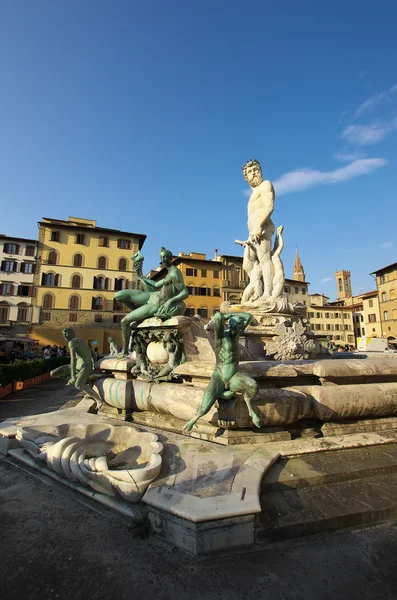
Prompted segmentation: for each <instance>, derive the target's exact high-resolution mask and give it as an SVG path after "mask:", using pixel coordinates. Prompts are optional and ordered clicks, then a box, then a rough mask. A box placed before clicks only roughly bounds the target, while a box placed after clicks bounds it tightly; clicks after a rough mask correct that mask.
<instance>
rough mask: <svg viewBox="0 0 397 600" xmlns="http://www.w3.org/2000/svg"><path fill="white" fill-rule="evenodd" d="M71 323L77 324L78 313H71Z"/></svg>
mask: <svg viewBox="0 0 397 600" xmlns="http://www.w3.org/2000/svg"><path fill="white" fill-rule="evenodd" d="M69 321H72V323H76V321H77V313H69Z"/></svg>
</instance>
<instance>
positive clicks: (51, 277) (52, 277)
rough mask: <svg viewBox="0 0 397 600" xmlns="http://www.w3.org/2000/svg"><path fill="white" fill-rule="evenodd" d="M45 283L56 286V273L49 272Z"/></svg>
mask: <svg viewBox="0 0 397 600" xmlns="http://www.w3.org/2000/svg"><path fill="white" fill-rule="evenodd" d="M44 285H47V286H48V287H54V285H55V275H54V273H47V276H46V278H45V283H44Z"/></svg>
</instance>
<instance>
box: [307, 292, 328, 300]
mask: <svg viewBox="0 0 397 600" xmlns="http://www.w3.org/2000/svg"><path fill="white" fill-rule="evenodd" d="M309 296H322V297H323V298H327V299H329V296H326V295H325V294H317V293H314V294H309Z"/></svg>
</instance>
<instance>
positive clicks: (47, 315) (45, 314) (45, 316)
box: [43, 312, 51, 321]
mask: <svg viewBox="0 0 397 600" xmlns="http://www.w3.org/2000/svg"><path fill="white" fill-rule="evenodd" d="M43 321H51V313H50V312H43Z"/></svg>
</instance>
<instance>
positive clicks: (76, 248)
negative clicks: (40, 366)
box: [33, 217, 146, 353]
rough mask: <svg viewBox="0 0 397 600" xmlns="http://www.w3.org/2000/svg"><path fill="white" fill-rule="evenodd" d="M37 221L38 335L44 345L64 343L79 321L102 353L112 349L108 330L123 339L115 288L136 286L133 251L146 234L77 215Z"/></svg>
mask: <svg viewBox="0 0 397 600" xmlns="http://www.w3.org/2000/svg"><path fill="white" fill-rule="evenodd" d="M38 225H39V246H38V256H39V259H38V264H37V268H36V273H35V279H34V286H35V291H36V292H35V293H36V295H35V304H36V306H37V307H39V309H40V323H39V324H38V325H36V326H35V327H34V330H33V337H34V338H35V339H37V340H38V341H39V343H40V344H42V345H46V344H57V345H64V343H65V342H64V340H63V337H62V328H63V327H74V328H75V329H76V333H77V334H78V335H79V336H80V337H82V338H83V339H86V340H87V341H90V342H91V343H92V345H93V346H94V347H98V350H99V352H100V353H101V352H107V351H108V349H109V346H108V342H107V337H108V336H109V335H111V336H112V337H113V338H114V339H115V341H116V343H117V344H120V342H121V332H120V325H119V322H120V320H121V318H122V317H123V314H124V312H125V308H124V307H123V306H122V305H121V304H119V303H117V302H116V301H115V300H114V295H115V292H116V291H118V290H121V289H134V288H136V286H137V279H136V275H135V273H133V272H132V260H131V256H132V255H133V254H134V253H135V252H137V250H139V249H140V248H142V245H143V243H144V241H145V238H146V236H145V235H142V234H136V233H130V232H126V231H119V230H116V229H108V228H103V227H97V224H96V221H95V220H89V219H80V218H75V217H69V218H68V220H67V221H66V220H65V221H63V220H59V219H51V218H43V219H42V221H40V222H39V224H38Z"/></svg>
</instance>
